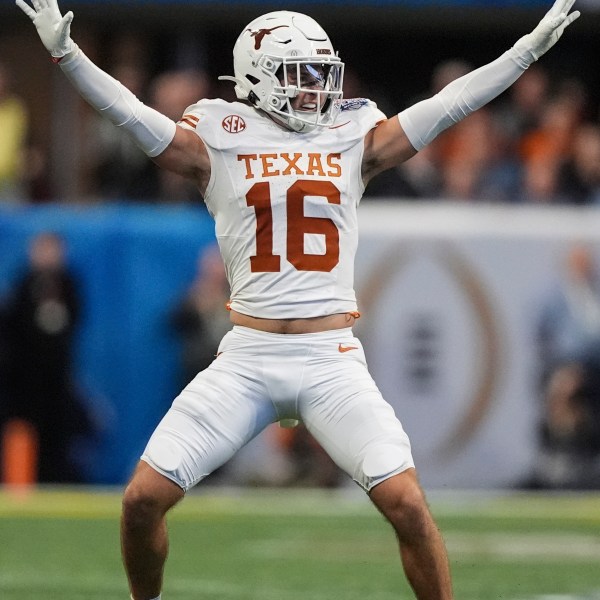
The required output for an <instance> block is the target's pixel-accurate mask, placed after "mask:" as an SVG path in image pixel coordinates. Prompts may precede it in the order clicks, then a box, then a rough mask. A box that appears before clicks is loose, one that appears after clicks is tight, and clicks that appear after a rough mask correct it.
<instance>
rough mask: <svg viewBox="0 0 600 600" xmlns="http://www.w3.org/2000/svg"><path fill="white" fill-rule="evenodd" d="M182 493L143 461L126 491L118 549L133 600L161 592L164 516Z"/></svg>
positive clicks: (165, 545)
mask: <svg viewBox="0 0 600 600" xmlns="http://www.w3.org/2000/svg"><path fill="white" fill-rule="evenodd" d="M184 493H185V492H184V491H183V489H182V488H181V487H179V486H178V485H177V484H176V483H175V482H173V481H171V480H170V479H167V478H166V477H165V476H164V475H161V474H160V473H158V472H157V471H155V470H154V469H153V468H152V467H150V466H149V465H148V464H146V463H145V462H143V461H140V463H139V464H138V467H137V469H136V471H135V473H134V474H133V477H132V479H131V481H130V483H129V485H128V486H127V488H126V490H125V494H124V496H123V512H122V516H121V552H122V556H123V564H124V566H125V572H126V573H127V579H128V581H129V588H130V590H131V595H132V598H133V599H134V600H150V599H152V598H156V597H158V595H159V594H160V591H161V589H162V579H163V570H164V564H165V560H166V558H167V550H168V546H169V542H168V535H167V523H166V518H165V515H166V513H167V511H168V510H169V509H170V508H171V507H173V506H174V505H175V504H176V503H177V502H179V500H181V499H182V498H183V496H184Z"/></svg>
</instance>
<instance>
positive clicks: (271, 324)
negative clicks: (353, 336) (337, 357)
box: [231, 310, 358, 334]
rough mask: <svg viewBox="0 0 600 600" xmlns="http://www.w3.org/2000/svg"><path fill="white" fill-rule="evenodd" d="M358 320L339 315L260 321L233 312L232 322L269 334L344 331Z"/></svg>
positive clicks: (354, 317) (352, 314) (355, 315)
mask: <svg viewBox="0 0 600 600" xmlns="http://www.w3.org/2000/svg"><path fill="white" fill-rule="evenodd" d="M357 318H358V314H356V313H337V314H335V315H325V316H322V317H312V318H310V319H259V318H257V317H251V316H250V315H244V314H242V313H239V312H237V311H235V310H232V311H231V322H232V323H233V324H234V325H241V326H243V327H250V328H251V329H258V330H259V331H267V332H269V333H291V334H294V333H317V332H319V331H329V330H331V329H344V328H345V327H352V326H353V325H354V322H355V321H356V319H357Z"/></svg>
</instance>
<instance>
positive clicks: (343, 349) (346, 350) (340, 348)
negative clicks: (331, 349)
mask: <svg viewBox="0 0 600 600" xmlns="http://www.w3.org/2000/svg"><path fill="white" fill-rule="evenodd" d="M338 350H339V351H340V352H349V351H350V350H358V346H342V344H340V345H339V346H338Z"/></svg>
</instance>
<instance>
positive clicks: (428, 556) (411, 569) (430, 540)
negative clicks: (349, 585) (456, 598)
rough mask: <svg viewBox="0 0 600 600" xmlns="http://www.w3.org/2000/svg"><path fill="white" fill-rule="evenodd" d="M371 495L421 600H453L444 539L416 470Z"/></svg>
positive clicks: (388, 483)
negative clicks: (395, 538) (394, 534)
mask: <svg viewBox="0 0 600 600" xmlns="http://www.w3.org/2000/svg"><path fill="white" fill-rule="evenodd" d="M369 496H370V498H371V500H372V501H373V503H374V504H375V506H376V507H377V508H378V509H379V510H380V511H381V513H382V514H383V515H384V516H385V517H386V519H387V520H388V521H389V522H390V523H391V524H392V527H393V528H394V530H395V532H396V536H397V538H398V543H399V546H400V556H401V559H402V565H403V567H404V572H405V574H406V578H407V579H408V581H409V583H410V584H411V586H412V588H413V590H414V591H415V595H416V597H417V598H418V599H419V600H451V598H452V583H451V578H450V568H449V565H448V556H447V554H446V547H445V545H444V541H443V540H442V536H441V534H440V532H439V530H438V528H437V526H436V524H435V522H434V520H433V517H432V515H431V512H430V511H429V507H428V506H427V502H426V500H425V494H424V493H423V490H422V489H421V486H420V485H419V482H418V481H417V475H416V472H415V470H414V469H408V470H407V471H404V472H402V473H398V474H396V475H393V476H392V477H390V478H389V479H386V480H385V481H382V482H381V483H379V484H377V485H376V486H375V487H374V488H373V489H372V490H371V491H370V492H369Z"/></svg>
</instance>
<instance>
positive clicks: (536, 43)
mask: <svg viewBox="0 0 600 600" xmlns="http://www.w3.org/2000/svg"><path fill="white" fill-rule="evenodd" d="M574 3H575V0H556V2H555V3H554V4H553V6H552V8H551V9H550V10H549V11H548V12H547V13H546V14H545V15H544V18H543V19H542V20H541V21H540V22H539V24H538V26H537V27H536V28H535V29H534V30H533V31H532V32H531V33H528V34H527V35H524V36H523V37H522V38H521V39H520V40H519V41H517V43H516V44H515V46H514V48H515V49H516V50H517V51H518V52H519V53H520V54H521V55H523V53H525V52H528V53H529V54H530V55H531V57H532V59H533V60H532V61H531V62H533V61H535V60H537V59H538V58H539V57H540V56H542V54H545V53H546V52H548V50H550V48H552V46H554V44H556V42H558V40H559V39H560V36H561V35H562V34H563V31H564V30H565V29H566V27H567V26H568V25H570V24H571V23H572V22H573V21H574V20H575V19H577V18H578V17H579V15H580V14H581V13H580V12H579V11H578V10H576V11H575V12H572V13H571V14H569V11H570V10H571V7H572V6H573V4H574Z"/></svg>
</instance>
